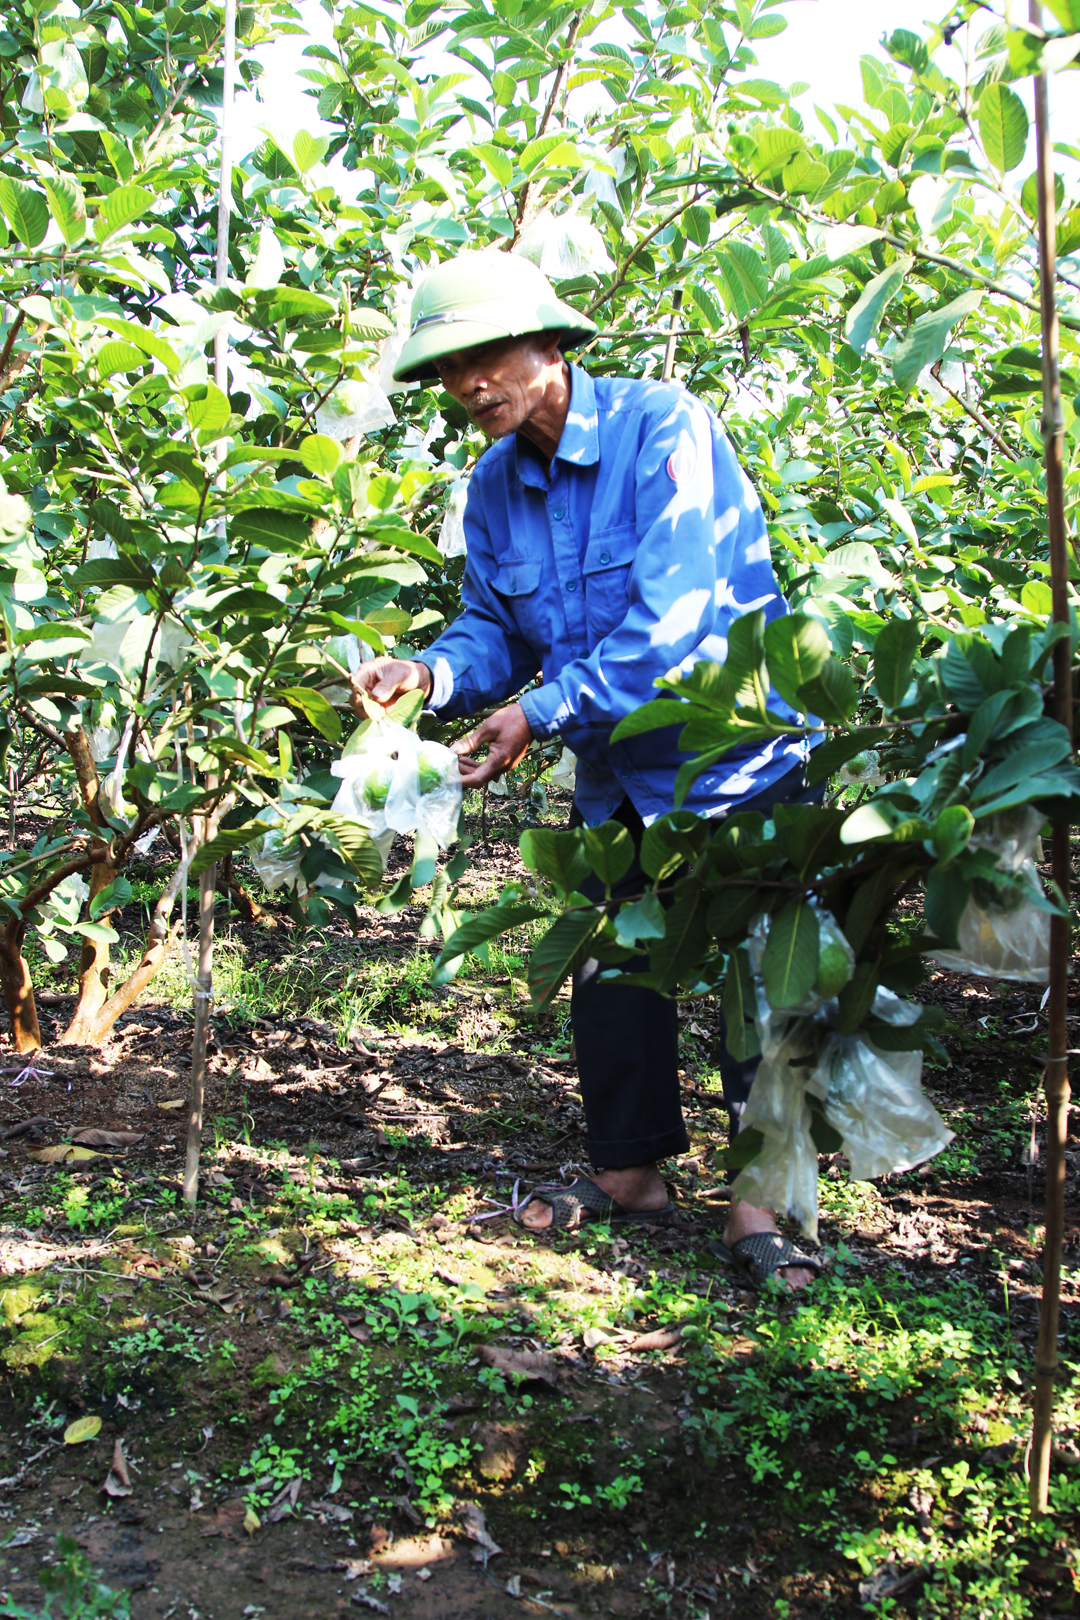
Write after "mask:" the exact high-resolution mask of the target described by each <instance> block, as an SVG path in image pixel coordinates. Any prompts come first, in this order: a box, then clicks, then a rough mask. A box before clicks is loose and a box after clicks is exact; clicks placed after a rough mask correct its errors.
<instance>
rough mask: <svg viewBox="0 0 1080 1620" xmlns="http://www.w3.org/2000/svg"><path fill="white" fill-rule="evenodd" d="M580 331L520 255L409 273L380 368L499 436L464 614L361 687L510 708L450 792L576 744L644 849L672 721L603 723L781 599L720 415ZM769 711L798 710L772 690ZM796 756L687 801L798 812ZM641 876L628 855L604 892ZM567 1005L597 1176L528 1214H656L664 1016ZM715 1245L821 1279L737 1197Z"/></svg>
mask: <svg viewBox="0 0 1080 1620" xmlns="http://www.w3.org/2000/svg"><path fill="white" fill-rule="evenodd" d="M595 332H596V327H595V325H594V324H593V323H592V322H591V321H590V320H588V319H587V318H586V317H584V316H582V315H580V314H579V313H578V312H577V311H576V310H574V309H572V308H571V307H570V306H569V305H568V304H565V303H563V302H562V301H561V300H560V299H558V298H557V297H556V295H555V292H554V290H553V289H552V287H551V285H550V283H549V282H548V281H547V280H546V278H545V277H544V276H543V275H542V274H541V272H540V271H539V270H538V269H536V268H535V266H533V265H532V264H530V263H529V262H528V261H526V260H524V259H522V258H520V257H517V256H515V255H511V254H504V253H469V254H463V255H461V256H460V257H459V258H457V259H454V260H451V261H449V262H448V263H446V264H443V265H440V266H438V267H437V268H436V269H434V270H433V271H432V272H431V273H430V274H429V275H428V276H427V278H426V279H425V280H424V282H423V283H422V284H421V286H420V287H419V289H418V291H417V293H416V296H415V298H414V301H413V308H412V327H411V332H410V336H409V339H408V341H407V342H406V344H405V347H404V349H403V351H402V354H401V358H400V360H399V362H398V365H397V368H396V370H395V373H394V375H395V378H396V379H398V380H400V381H414V380H417V379H423V380H425V381H426V380H431V381H432V382H433V383H439V384H441V386H442V387H443V388H444V389H445V390H446V391H447V392H448V393H449V394H451V395H452V396H453V398H454V399H456V400H457V401H458V402H459V403H460V404H461V405H463V406H464V407H465V409H466V410H467V411H468V413H469V415H470V417H471V418H472V420H473V421H474V422H477V423H478V424H479V425H480V426H481V427H482V428H483V429H484V431H485V432H486V433H488V434H489V435H490V436H491V438H492V439H494V440H495V441H496V443H495V444H494V445H493V447H492V448H491V449H490V450H488V451H487V452H486V453H485V454H484V456H483V457H482V459H481V460H480V461H479V463H478V464H477V466H476V468H475V470H474V472H473V474H472V477H471V479H470V483H469V496H468V502H467V505H466V508H465V519H464V521H465V535H466V541H467V546H468V561H467V563H466V569H465V577H464V581H463V584H462V601H463V604H464V611H463V612H462V614H461V615H460V617H459V618H457V619H456V620H455V621H454V622H453V624H451V625H450V626H449V628H448V629H447V630H446V631H445V632H444V633H443V634H442V635H441V636H440V637H439V638H438V639H437V640H436V641H435V642H434V643H433V644H432V645H431V646H430V647H428V648H427V649H426V650H425V653H424V660H423V662H420V661H418V660H405V659H397V658H378V659H375V660H373V661H372V662H371V663H368V664H365V665H364V666H362V668H361V670H360V671H359V673H358V674H357V675H355V676H354V677H353V680H354V684H355V685H356V687H357V688H358V690H363V691H366V692H367V693H368V694H370V696H371V697H373V698H374V699H375V700H376V701H378V702H381V703H383V704H389V703H391V702H393V701H394V700H395V699H396V698H398V697H400V696H401V695H402V694H403V693H405V692H408V691H415V690H417V689H420V690H422V691H423V692H424V694H425V696H426V697H427V699H428V703H429V706H430V707H431V708H432V709H433V710H434V711H435V712H436V713H437V714H438V715H440V716H441V717H443V718H445V719H454V718H457V717H458V716H462V715H468V714H472V713H475V712H476V711H477V710H479V709H483V708H487V707H488V706H489V705H490V704H492V703H501V702H504V700H506V699H508V698H515V699H516V701H513V702H510V703H508V704H507V705H506V706H505V707H503V708H499V709H498V710H496V712H495V713H494V714H492V715H490V716H489V717H488V719H486V720H484V721H483V722H482V724H481V725H480V726H478V727H477V729H476V730H475V731H473V732H472V733H471V734H470V735H469V736H468V737H465V738H463V739H462V740H461V741H460V742H459V743H457V744H456V748H457V751H458V753H459V754H460V755H461V771H462V777H463V779H464V782H465V785H466V786H467V787H482V786H483V785H484V784H485V783H486V782H489V781H491V780H493V779H494V778H495V777H497V776H499V775H500V774H501V773H502V772H504V771H505V770H507V769H509V768H510V767H511V766H513V765H515V764H516V763H517V762H518V761H519V760H520V759H521V758H522V756H523V755H524V753H525V751H526V749H527V748H528V746H529V744H530V742H531V741H532V739H533V738H534V737H541V738H548V737H553V736H556V735H558V736H560V737H561V738H562V739H563V740H564V741H565V742H566V743H567V744H568V746H569V747H570V748H571V749H572V750H573V752H574V753H575V754H576V755H577V787H576V791H575V795H574V810H573V815H572V819H571V825H582V824H585V825H588V826H594V825H596V824H597V823H599V822H602V821H606V820H608V819H610V818H612V817H615V818H617V819H619V820H621V821H622V822H623V823H624V824H625V825H626V826H627V828H628V829H629V830H630V832H631V834H632V835H633V836H634V839H635V843H637V844H639V843H640V838H641V834H642V832H643V829H644V827H645V826H647V825H648V823H649V822H650V821H652V820H654V819H655V818H656V817H657V816H659V815H663V814H665V813H667V812H668V811H670V810H671V809H673V807H674V802H673V795H674V783H675V775H676V772H677V770H678V768H679V766H680V764H681V763H683V761H684V760H685V759H686V757H687V756H686V755H685V754H683V753H681V752H680V751H679V749H678V747H677V743H676V739H677V736H678V729H677V727H674V726H672V727H669V728H664V729H662V730H660V731H651V732H647V733H645V734H643V735H641V736H638V737H634V738H630V739H628V740H627V741H626V742H622V743H612V741H611V733H612V731H613V730H614V728H615V726H616V725H617V724H618V722H619V721H620V720H621V719H622V718H623V716H624V715H627V714H630V713H631V712H632V711H633V710H635V709H636V708H638V707H640V705H641V704H643V703H646V702H648V701H649V699H650V698H652V697H654V696H655V695H656V694H655V689H654V687H653V682H654V680H655V679H656V678H657V677H658V676H661V675H665V674H667V673H668V672H669V671H670V670H672V669H673V668H674V667H675V666H681V667H682V668H683V669H686V670H689V669H690V668H692V667H693V665H694V664H695V663H696V662H697V661H698V660H699V659H703V658H705V659H713V660H717V661H723V659H724V657H725V656H726V652H727V630H728V627H729V625H730V623H731V621H732V620H733V619H736V618H738V617H739V616H740V615H741V614H744V613H748V612H752V611H753V610H755V609H757V608H763V609H764V610H765V615H766V618H767V619H771V618H775V617H777V616H778V615H780V614H784V613H786V612H787V611H788V608H787V604H786V603H785V601H784V599H783V598H782V596H781V595H780V593H779V590H778V588H777V584H776V579H775V576H774V574H773V570H772V563H771V559H770V552H769V539H768V533H767V530H766V527H765V519H764V516H763V514H762V510H761V506H760V504H759V502H758V499H757V496H756V494H755V492H754V490H753V487H752V485H751V484H750V482H749V480H748V479H747V477H746V475H745V474H744V473H743V471H742V470H741V468H740V467H739V465H738V463H737V461H736V460H735V456H734V453H733V451H732V449H731V446H730V444H729V443H728V441H727V439H726V438H725V437H724V434H723V433H722V431H721V429H720V425H719V422H718V421H717V419H716V417H715V416H714V415H713V414H712V412H711V411H710V410H709V409H708V408H707V407H706V406H705V405H704V404H702V403H701V402H700V401H699V400H696V399H695V398H694V397H693V396H692V395H691V394H689V393H687V392H686V391H685V390H684V389H683V388H681V387H679V386H677V385H672V384H669V383H657V382H648V381H637V380H631V379H611V378H592V377H590V376H589V375H588V373H587V372H585V371H583V370H581V369H580V368H578V367H577V366H571V365H569V364H568V363H567V362H566V360H565V359H564V358H563V354H562V349H563V348H564V347H574V346H575V345H576V344H578V343H580V342H581V341H582V340H584V339H587V338H589V337H591V336H593V335H594V334H595ZM538 670H539V684H538V685H533V684H532V683H533V682H534V681H535V680H536V679H537V672H538ZM525 688H528V690H524V689H525ZM517 694H521V695H520V696H517ZM773 707H774V708H775V709H777V710H778V712H786V713H788V714H790V712H791V711H790V710H785V708H784V705H783V704H782V703H781V702H780V701H779V700H778V699H777V698H775V697H774V700H773ZM484 748H486V756H485V757H484V758H483V759H482V760H477V759H476V758H474V757H473V756H475V755H476V754H477V752H478V751H479V750H482V749H484ZM804 763H805V744H804V743H803V742H802V740H801V739H800V740H795V741H793V740H791V739H779V740H777V741H773V742H770V743H767V744H765V745H761V746H756V747H747V748H742V749H736V750H734V751H732V752H731V753H730V754H728V755H726V756H725V757H724V758H723V759H722V760H721V761H720V762H719V763H718V764H717V765H715V766H713V767H712V768H711V769H710V770H708V771H706V772H705V773H704V774H703V775H701V776H699V777H698V779H697V782H696V783H695V785H694V787H693V789H692V791H691V793H690V795H689V797H688V798H687V799H686V801H685V806H684V807H685V808H686V809H688V810H693V811H696V812H697V813H698V814H699V815H703V816H724V815H727V814H729V813H731V812H732V811H733V810H737V809H738V810H743V809H749V808H754V809H764V810H765V811H766V812H768V811H770V810H771V809H772V806H773V804H774V803H778V802H788V803H790V802H793V801H796V800H800V799H805V798H807V797H809V796H811V795H810V794H809V792H808V790H807V787H806V778H805V770H804ZM642 882H643V878H642V873H641V869H640V867H639V866H638V865H637V863H636V861H635V863H634V866H633V867H632V868H631V870H630V871H629V872H628V873H627V875H626V877H625V878H624V879H623V880H622V883H621V884H620V885H619V887H618V888H617V889H616V891H615V893H616V895H617V896H618V895H620V893H621V894H622V895H624V896H629V895H631V894H633V893H635V892H638V890H639V889H640V886H641V884H642ZM586 892H588V891H587V890H586ZM602 896H603V891H602V889H599V888H598V889H597V892H596V894H595V896H590V898H597V899H600V898H602ZM571 1010H572V1015H573V1028H574V1040H575V1046H576V1050H577V1057H578V1070H579V1075H580V1080H581V1091H582V1097H583V1100H584V1105H585V1115H586V1121H587V1125H588V1131H589V1150H590V1157H591V1160H592V1162H593V1164H594V1165H596V1166H597V1167H598V1169H597V1171H596V1174H595V1175H594V1176H592V1177H578V1179H577V1181H575V1182H574V1183H573V1184H572V1185H571V1186H570V1187H568V1188H566V1189H563V1190H559V1191H557V1192H550V1193H544V1194H542V1195H538V1196H537V1197H535V1198H534V1199H533V1201H532V1202H531V1203H530V1204H529V1205H528V1206H527V1208H526V1209H525V1211H524V1212H523V1214H522V1217H521V1219H522V1223H523V1224H524V1225H525V1226H527V1227H530V1228H532V1229H534V1230H543V1229H547V1228H550V1227H552V1226H568V1225H572V1224H574V1223H575V1222H576V1221H577V1220H580V1219H581V1218H583V1217H584V1216H586V1215H597V1216H601V1217H608V1218H611V1219H612V1220H627V1219H637V1220H645V1221H658V1220H663V1219H664V1218H665V1217H667V1216H669V1215H670V1213H671V1206H670V1205H669V1202H668V1197H667V1192H666V1189H665V1186H664V1183H663V1180H662V1179H661V1176H660V1172H659V1168H658V1161H659V1160H661V1159H663V1158H666V1157H668V1156H669V1155H671V1154H675V1153H683V1152H686V1151H687V1149H688V1147H689V1139H688V1137H687V1134H686V1128H685V1125H684V1123H683V1117H682V1110H681V1106H680V1101H679V1079H678V1026H677V1011H676V1007H675V1004H674V1002H673V1001H670V1000H668V999H666V998H665V997H663V996H660V995H659V994H657V993H656V992H654V991H649V990H643V989H641V988H639V987H636V986H632V985H617V984H615V985H611V984H605V983H603V982H601V980H600V967H599V964H598V963H597V962H595V961H593V962H587V963H586V964H585V966H584V967H583V968H582V969H581V970H580V971H579V972H578V973H577V974H576V975H575V979H574V987H573V996H572V1002H571ZM753 1067H754V1065H753V1064H743V1065H740V1064H738V1063H737V1062H736V1061H735V1060H734V1059H732V1058H731V1057H730V1056H727V1057H726V1060H725V1062H724V1063H722V1065H721V1070H722V1073H723V1076H724V1089H725V1100H726V1102H727V1104H728V1108H729V1111H730V1112H731V1115H732V1118H733V1121H737V1118H738V1115H739V1113H740V1112H741V1108H742V1105H743V1103H744V1102H745V1099H746V1096H747V1094H748V1090H749V1084H750V1080H751V1078H752V1073H753ZM724 1243H725V1245H726V1246H727V1250H726V1251H725V1252H727V1251H729V1252H730V1254H731V1255H732V1256H733V1257H734V1260H735V1263H736V1264H737V1265H739V1266H740V1267H741V1269H742V1270H743V1271H744V1272H745V1273H746V1274H747V1275H748V1276H749V1277H750V1278H751V1280H753V1281H754V1282H756V1283H760V1282H762V1281H763V1280H764V1279H765V1278H766V1277H767V1276H769V1275H771V1274H772V1272H774V1271H778V1270H779V1271H781V1272H782V1274H783V1276H784V1277H785V1279H786V1281H787V1282H788V1284H789V1286H791V1287H801V1286H802V1285H803V1284H805V1283H806V1282H808V1281H809V1280H810V1279H811V1278H812V1277H813V1275H814V1274H815V1272H816V1271H817V1270H819V1269H820V1267H819V1264H818V1262H817V1261H816V1259H813V1258H811V1257H809V1256H806V1255H804V1254H802V1253H801V1252H800V1251H798V1250H796V1249H795V1248H794V1246H793V1245H792V1244H790V1243H789V1242H788V1240H787V1239H785V1238H781V1237H780V1236H779V1235H778V1234H777V1231H776V1223H775V1220H774V1218H773V1215H772V1213H771V1212H770V1211H768V1210H761V1209H755V1208H753V1207H751V1206H750V1205H748V1204H746V1203H745V1202H743V1203H738V1204H736V1205H734V1206H733V1208H732V1211H731V1215H730V1219H729V1223H728V1227H727V1231H726V1232H725V1235H724Z"/></svg>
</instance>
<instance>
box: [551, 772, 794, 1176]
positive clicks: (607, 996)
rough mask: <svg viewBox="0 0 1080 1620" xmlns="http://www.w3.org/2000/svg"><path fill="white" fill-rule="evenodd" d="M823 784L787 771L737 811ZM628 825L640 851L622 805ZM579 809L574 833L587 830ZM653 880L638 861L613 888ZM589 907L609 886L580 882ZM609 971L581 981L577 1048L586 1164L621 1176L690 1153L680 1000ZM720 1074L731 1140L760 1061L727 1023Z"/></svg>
mask: <svg viewBox="0 0 1080 1620" xmlns="http://www.w3.org/2000/svg"><path fill="white" fill-rule="evenodd" d="M824 791H825V790H824V786H823V785H820V784H819V785H817V786H815V787H808V786H807V782H806V772H805V769H804V767H803V766H802V765H799V766H797V767H796V768H795V769H794V770H792V771H789V772H788V774H787V775H786V776H784V777H781V779H780V781H779V782H777V783H775V784H774V785H773V786H772V787H771V788H767V789H766V790H765V791H764V792H763V793H759V794H755V795H753V796H752V797H750V798H747V799H741V800H735V801H733V802H732V805H731V808H730V810H728V811H727V814H729V815H731V814H734V812H735V811H737V810H763V811H764V812H765V813H766V814H768V813H769V812H770V811H771V810H772V807H773V805H774V804H818V803H820V802H821V799H822V798H823V796H824ZM613 819H615V820H616V821H621V822H622V823H623V825H624V826H625V827H626V828H627V830H628V831H629V832H630V834H631V836H632V837H633V839H634V844H635V848H636V849H640V847H641V838H642V834H643V833H644V830H645V829H644V826H643V824H642V821H641V817H640V816H639V815H638V813H637V811H636V810H635V809H634V807H633V805H632V804H631V803H630V800H629V799H624V800H623V802H622V804H621V805H620V806H619V808H618V810H616V812H615V815H614V818H613ZM582 820H583V818H582V816H581V815H580V813H579V812H578V809H577V806H576V805H575V806H574V808H573V810H572V811H571V814H570V826H571V827H580V826H581V825H582ZM648 883H649V879H648V878H647V877H646V876H645V874H644V873H643V872H642V870H641V867H640V865H639V864H638V861H637V859H636V858H635V859H634V861H633V863H632V865H631V867H630V869H629V871H628V872H627V873H626V875H625V876H624V877H623V878H621V879H620V880H619V882H618V883H617V884H616V885H615V886H614V888H613V890H612V895H613V896H614V897H615V898H616V899H628V898H629V897H630V896H631V895H635V894H640V893H641V891H642V889H643V888H645V887H647V886H648ZM581 888H582V893H583V894H585V895H586V896H587V897H588V898H589V899H590V900H602V899H603V898H604V886H603V884H602V883H601V882H600V881H599V879H598V878H593V877H590V878H589V879H588V880H587V881H586V882H584V883H583V884H582V885H581ZM648 966H649V959H648V957H647V956H645V955H642V956H640V957H635V958H634V959H633V960H632V961H630V962H628V963H626V965H625V969H624V971H626V972H628V973H642V972H646V971H647V970H648ZM602 971H603V964H601V963H600V962H598V961H597V960H596V959H595V958H591V959H590V960H589V961H587V962H586V963H585V964H584V965H583V966H582V967H581V968H579V969H578V971H577V972H576V973H575V974H574V982H573V991H572V996H571V1002H570V1010H571V1016H572V1019H573V1027H574V1045H575V1048H576V1051H577V1063H578V1075H579V1077H580V1081H581V1095H582V1098H583V1100H584V1104H585V1120H586V1124H587V1127H588V1132H589V1158H590V1160H591V1161H592V1163H593V1165H594V1166H595V1167H596V1168H597V1169H605V1170H621V1169H624V1168H625V1167H626V1166H628V1165H636V1164H652V1163H653V1162H654V1161H656V1160H658V1159H666V1158H668V1157H669V1156H670V1155H672V1154H676V1153H685V1152H686V1151H687V1150H688V1148H689V1146H690V1138H689V1137H688V1136H687V1134H686V1125H685V1123H684V1121H683V1114H682V1104H681V1102H680V1098H679V1020H678V1006H677V1003H676V1001H675V999H674V998H673V997H668V996H662V995H660V994H659V993H658V992H657V991H655V990H645V989H643V988H642V987H641V986H639V985H634V984H625V985H623V984H611V983H605V982H604V981H603V980H602V979H601V977H600V974H601V972H602ZM720 1036H721V1047H720V1058H719V1068H720V1077H721V1079H722V1081H723V1085H724V1104H725V1107H726V1108H727V1111H728V1116H729V1120H730V1127H731V1133H732V1135H734V1133H735V1132H736V1131H737V1130H738V1122H739V1116H740V1115H741V1113H742V1111H743V1108H744V1107H745V1106H746V1099H747V1098H748V1097H749V1095H750V1087H751V1085H752V1083H753V1079H754V1073H755V1071H756V1069H757V1065H758V1060H757V1058H749V1059H747V1060H746V1061H745V1062H740V1061H739V1059H738V1058H734V1057H732V1055H731V1053H730V1052H729V1051H728V1049H727V1046H726V1044H725V1043H724V1039H723V1037H724V1023H723V1015H722V1014H721V1016H720Z"/></svg>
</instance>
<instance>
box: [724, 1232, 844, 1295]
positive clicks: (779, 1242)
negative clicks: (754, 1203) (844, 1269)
mask: <svg viewBox="0 0 1080 1620" xmlns="http://www.w3.org/2000/svg"><path fill="white" fill-rule="evenodd" d="M709 1248H710V1249H711V1250H712V1252H713V1254H715V1255H716V1257H717V1259H718V1260H722V1261H723V1262H724V1264H725V1265H728V1266H731V1267H733V1268H734V1270H736V1271H737V1272H738V1273H739V1275H740V1276H741V1277H742V1278H743V1280H744V1281H745V1282H747V1283H749V1285H750V1287H751V1288H764V1286H765V1284H766V1283H767V1282H768V1280H769V1278H770V1277H771V1276H773V1274H774V1273H775V1272H777V1271H779V1270H781V1268H783V1267H785V1266H804V1267H807V1268H808V1269H809V1270H810V1271H816V1272H817V1274H818V1276H820V1275H821V1273H822V1272H823V1271H824V1270H825V1267H824V1265H823V1264H822V1262H821V1261H820V1260H819V1259H818V1258H817V1256H816V1255H813V1254H805V1253H804V1252H803V1250H802V1249H797V1248H796V1247H795V1245H794V1243H792V1242H791V1241H790V1239H789V1238H786V1237H781V1236H780V1233H779V1232H750V1233H749V1234H748V1235H747V1236H746V1237H741V1238H739V1239H738V1240H737V1241H736V1242H735V1243H733V1244H732V1245H731V1248H730V1249H729V1248H728V1247H727V1245H726V1244H725V1243H723V1242H721V1240H720V1239H719V1238H712V1239H710V1242H709Z"/></svg>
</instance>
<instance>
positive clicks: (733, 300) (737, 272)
mask: <svg viewBox="0 0 1080 1620" xmlns="http://www.w3.org/2000/svg"><path fill="white" fill-rule="evenodd" d="M716 268H717V273H718V274H719V275H720V276H721V277H722V279H723V285H724V287H725V288H726V289H727V292H728V307H729V308H730V309H731V311H732V313H733V314H734V315H736V316H738V318H739V320H745V319H746V318H747V316H749V315H752V314H753V312H754V310H755V309H757V307H758V305H759V304H762V303H764V301H765V299H766V298H767V297H768V296H769V272H768V271H767V270H766V268H765V263H764V260H763V259H762V258H761V256H760V255H759V254H757V253H755V252H754V250H753V248H752V247H750V246H749V245H748V243H746V242H733V243H732V244H731V246H730V247H729V248H728V249H727V250H726V251H725V252H723V253H721V254H719V255H718V257H717V261H716Z"/></svg>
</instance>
